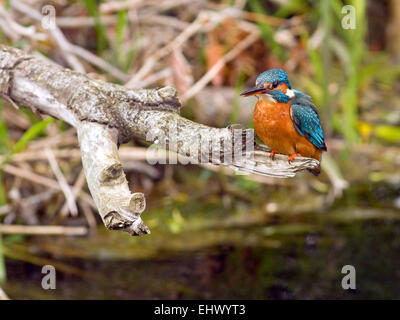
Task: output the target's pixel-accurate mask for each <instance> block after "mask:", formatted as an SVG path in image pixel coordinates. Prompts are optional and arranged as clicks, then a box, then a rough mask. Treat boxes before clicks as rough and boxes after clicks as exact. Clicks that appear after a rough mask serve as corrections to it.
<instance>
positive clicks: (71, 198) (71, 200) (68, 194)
mask: <svg viewBox="0 0 400 320" xmlns="http://www.w3.org/2000/svg"><path fill="white" fill-rule="evenodd" d="M45 154H46V157H47V160H48V161H49V164H50V167H51V170H52V171H53V173H54V175H55V176H56V179H57V181H58V184H59V185H60V189H61V191H62V192H63V193H64V196H65V199H66V204H67V206H68V209H69V212H70V213H71V215H72V216H75V217H76V216H77V215H78V208H77V207H76V202H75V194H74V192H73V191H72V190H71V187H70V186H69V184H68V182H67V180H65V178H64V175H63V174H62V172H61V170H60V167H59V166H58V164H57V160H56V158H55V156H54V153H53V152H52V151H51V150H50V149H46V150H45Z"/></svg>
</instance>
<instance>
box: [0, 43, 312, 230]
mask: <svg viewBox="0 0 400 320" xmlns="http://www.w3.org/2000/svg"><path fill="white" fill-rule="evenodd" d="M0 95H1V96H2V97H4V98H6V99H10V100H12V101H14V102H16V103H18V104H21V105H24V106H26V107H30V108H32V109H33V110H36V111H39V112H41V113H43V114H47V115H50V116H52V117H55V118H58V119H61V120H63V121H66V122H67V123H69V124H70V125H72V126H74V127H76V128H77V131H78V137H79V144H80V148H81V152H82V164H83V168H84V171H85V175H86V179H87V183H88V186H89V189H90V192H91V194H92V196H93V199H94V201H95V203H96V205H97V207H98V209H99V213H100V215H101V217H102V219H103V222H104V224H105V225H106V227H107V228H109V229H119V230H124V231H126V232H129V233H130V234H132V235H140V234H143V233H149V229H148V228H147V227H146V225H145V224H144V223H143V221H142V220H141V218H140V214H141V213H142V212H143V210H144V209H145V198H144V196H143V194H141V193H134V194H131V193H130V190H129V187H128V183H127V180H126V178H125V174H124V172H123V170H122V166H121V163H120V160H119V157H118V145H119V144H121V143H125V142H128V141H129V140H131V139H133V138H139V139H143V140H146V141H148V142H150V143H154V144H155V145H157V146H160V147H161V148H165V149H168V150H170V151H173V152H176V153H177V154H178V157H177V160H178V161H180V162H186V163H187V162H188V161H190V162H191V163H213V164H216V165H225V166H228V167H231V168H233V169H235V170H240V171H243V172H248V173H255V174H261V175H266V176H272V177H280V178H285V177H293V176H294V175H295V174H296V172H298V171H301V170H304V169H307V168H308V169H311V168H314V167H316V166H318V164H319V163H318V161H316V160H314V159H309V158H301V157H298V158H295V160H294V161H293V162H292V163H290V164H289V163H288V158H287V156H284V155H276V157H275V160H271V159H270V157H269V154H268V149H266V148H264V147H261V146H258V145H255V144H254V134H253V131H252V130H250V129H245V130H243V129H242V128H238V127H237V126H231V127H228V128H212V127H208V126H205V125H202V124H198V123H196V122H193V121H190V120H188V119H185V118H182V117H181V116H180V115H179V109H180V102H179V100H178V96H177V92H176V90H175V89H174V88H172V87H164V88H159V89H128V88H125V87H123V86H119V85H115V84H111V83H107V82H102V81H98V80H94V79H91V78H89V77H87V76H86V75H83V74H80V73H77V72H74V71H71V70H69V69H64V68H61V67H58V66H54V65H53V64H49V63H48V62H46V61H44V60H41V59H39V58H36V57H32V56H30V55H29V54H27V53H25V52H23V51H20V50H18V49H15V48H11V47H7V46H0ZM254 147H255V148H254ZM151 148H153V146H152V147H151Z"/></svg>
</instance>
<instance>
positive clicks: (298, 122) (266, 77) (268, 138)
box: [240, 69, 328, 176]
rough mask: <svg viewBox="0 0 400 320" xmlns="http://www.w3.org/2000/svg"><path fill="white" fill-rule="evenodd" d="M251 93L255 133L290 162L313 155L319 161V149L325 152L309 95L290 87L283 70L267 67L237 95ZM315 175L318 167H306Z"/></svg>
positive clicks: (320, 156)
mask: <svg viewBox="0 0 400 320" xmlns="http://www.w3.org/2000/svg"><path fill="white" fill-rule="evenodd" d="M253 95H255V96H256V97H257V100H258V101H257V103H256V105H255V108H254V112H253V122H254V129H255V131H256V134H257V136H258V137H259V138H260V139H261V140H262V141H263V142H264V143H265V144H266V145H267V146H268V147H270V148H271V152H270V156H271V158H272V159H274V156H275V154H276V153H280V154H285V155H288V156H289V158H288V161H289V163H291V162H292V161H293V160H294V158H296V157H300V156H302V157H308V158H314V159H316V160H318V161H319V162H320V163H321V159H322V152H323V151H327V150H328V149H327V147H326V144H325V138H324V132H323V130H322V126H321V121H320V119H319V115H318V110H317V108H316V107H315V105H314V103H313V102H312V98H311V97H310V96H309V95H307V94H305V93H303V92H300V91H298V90H295V89H292V87H291V85H290V82H289V79H288V76H287V74H286V72H285V71H284V70H283V69H270V70H266V71H264V72H262V73H261V74H260V75H259V76H258V77H257V79H256V83H255V87H253V88H251V89H249V90H247V91H244V92H242V93H241V94H240V96H242V97H248V96H253ZM308 170H309V171H310V172H311V173H312V174H314V175H315V176H318V175H319V174H320V173H321V166H320V165H319V166H318V167H316V168H313V169H308Z"/></svg>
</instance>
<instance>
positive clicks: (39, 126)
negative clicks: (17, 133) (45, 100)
mask: <svg viewBox="0 0 400 320" xmlns="http://www.w3.org/2000/svg"><path fill="white" fill-rule="evenodd" d="M52 122H54V118H47V119H45V120H43V121H40V122H38V123H35V124H34V125H33V126H32V127H30V128H29V130H27V131H26V132H25V133H24V134H23V136H22V137H21V138H20V139H19V140H18V142H17V143H16V144H15V145H14V147H13V149H12V151H11V153H12V154H15V153H18V152H20V151H21V150H22V149H23V148H25V146H26V145H27V144H28V142H29V141H31V140H33V139H35V138H36V137H37V136H39V135H40V134H42V133H43V132H44V130H45V129H46V127H47V126H48V125H49V124H50V123H52Z"/></svg>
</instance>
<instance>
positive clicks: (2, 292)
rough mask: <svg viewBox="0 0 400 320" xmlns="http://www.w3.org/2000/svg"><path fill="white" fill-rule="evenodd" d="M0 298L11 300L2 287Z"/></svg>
mask: <svg viewBox="0 0 400 320" xmlns="http://www.w3.org/2000/svg"><path fill="white" fill-rule="evenodd" d="M0 300H10V298H9V297H8V296H7V294H6V293H5V292H4V290H3V289H2V288H1V287H0Z"/></svg>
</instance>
